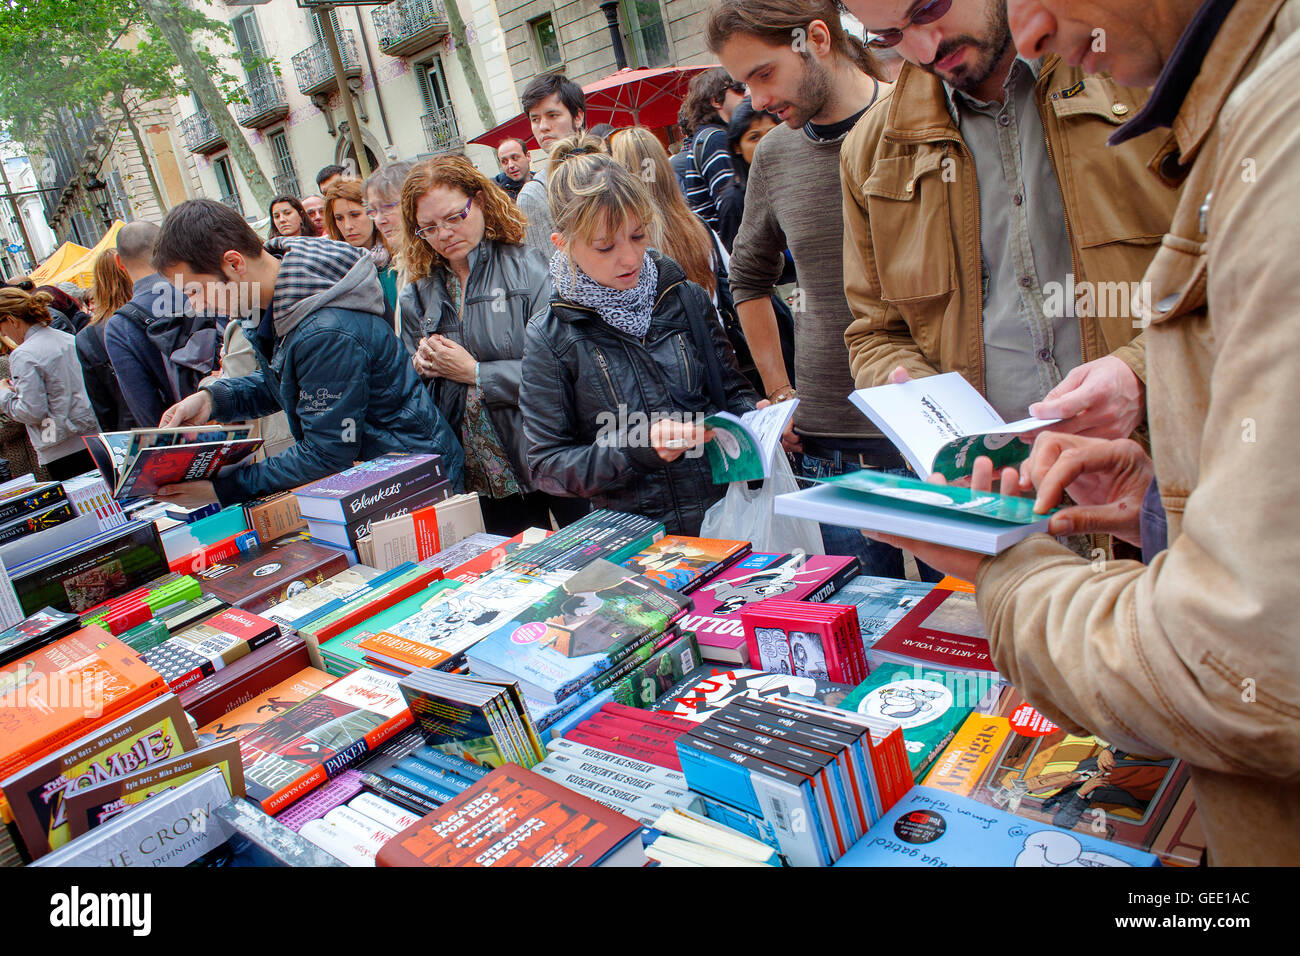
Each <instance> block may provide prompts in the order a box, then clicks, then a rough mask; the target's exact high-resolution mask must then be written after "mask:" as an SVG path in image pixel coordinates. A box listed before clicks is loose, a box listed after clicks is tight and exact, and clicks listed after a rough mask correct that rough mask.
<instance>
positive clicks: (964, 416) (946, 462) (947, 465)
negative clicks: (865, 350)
mask: <svg viewBox="0 0 1300 956" xmlns="http://www.w3.org/2000/svg"><path fill="white" fill-rule="evenodd" d="M849 401H851V402H852V403H853V404H854V405H856V406H857V407H858V409H859V410H860V411H861V412H862V413H863V414H864V415H866V416H867V417H868V418H870V419H871V420H872V421H873V422H874V423H875V424H876V427H877V428H879V429H880V430H881V431H882V432H884V433H885V435H886V437H888V438H889V440H890V441H892V442H893V443H894V445H895V446H896V447H897V448H898V450H899V451H900V452H902V453H903V457H904V458H906V459H907V463H908V464H909V465H911V466H912V469H913V470H914V471H915V472H916V473H917V474H918V475H920V476H921V477H922V478H929V477H930V475H932V474H935V473H936V472H937V473H938V474H940V475H943V476H944V477H945V478H947V479H948V480H950V481H951V480H952V479H954V478H960V477H962V476H964V475H969V474H970V473H971V469H972V468H974V467H975V459H976V458H978V457H979V456H980V455H987V456H988V457H989V458H991V459H992V460H993V467H994V468H995V469H997V468H1003V467H1006V466H1010V465H1018V464H1020V462H1022V461H1024V460H1025V459H1026V458H1028V457H1029V451H1030V446H1029V445H1027V444H1025V443H1024V442H1022V441H1019V440H1018V439H1019V437H1020V436H1021V435H1023V434H1025V433H1027V432H1031V431H1034V430H1035V429H1039V428H1044V427H1046V426H1048V425H1054V424H1056V423H1057V422H1059V421H1060V419H1059V418H1023V419H1021V420H1020V421H1018V422H1004V421H1003V420H1002V416H1001V415H999V414H998V413H997V412H996V411H995V410H994V408H993V406H992V405H990V404H989V403H988V402H987V401H986V400H985V398H984V396H983V395H981V394H980V393H979V392H977V391H976V390H975V389H974V387H972V386H971V384H970V383H969V382H967V381H966V380H965V379H964V378H962V377H961V375H960V374H959V373H957V372H947V373H946V374H943V375H932V376H930V377H928V378H917V379H912V380H911V381H909V382H901V383H899V384H897V385H878V386H876V387H875V388H860V389H858V390H857V391H856V392H854V393H853V394H852V395H850V396H849Z"/></svg>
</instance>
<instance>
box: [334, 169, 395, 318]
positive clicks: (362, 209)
mask: <svg viewBox="0 0 1300 956" xmlns="http://www.w3.org/2000/svg"><path fill="white" fill-rule="evenodd" d="M367 208H368V207H367V206H366V201H365V193H364V191H363V190H362V188H361V182H360V180H357V179H340V180H339V181H338V182H336V183H335V184H334V185H333V186H331V187H330V188H329V189H327V190H325V228H326V230H327V231H328V232H329V237H330V238H331V239H333V240H335V241H337V242H346V243H347V244H348V245H350V246H355V247H356V248H358V249H365V250H366V251H367V252H369V253H370V258H371V259H372V260H374V263H375V268H376V269H378V270H379V284H380V285H382V286H383V287H384V301H385V302H387V303H388V314H387V315H385V316H384V317H385V318H386V319H387V320H388V322H389V323H390V324H391V323H392V321H393V310H394V309H396V308H397V270H396V269H395V268H393V254H392V250H391V248H390V247H389V245H388V242H387V240H385V239H384V234H383V233H382V232H380V231H379V229H378V228H376V226H375V221H374V219H372V218H371V217H370V214H369V212H368V211H367Z"/></svg>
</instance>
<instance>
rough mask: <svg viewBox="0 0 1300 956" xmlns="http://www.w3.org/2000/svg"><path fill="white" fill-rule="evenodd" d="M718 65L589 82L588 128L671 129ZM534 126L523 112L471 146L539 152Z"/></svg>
mask: <svg viewBox="0 0 1300 956" xmlns="http://www.w3.org/2000/svg"><path fill="white" fill-rule="evenodd" d="M716 65H717V64H716V63H706V64H705V65H704V66H683V67H665V68H663V69H653V70H651V69H640V70H634V69H632V68H631V67H627V68H625V69H622V70H619V71H618V72H617V73H611V74H610V75H609V76H607V77H604V78H603V79H599V80H596V81H595V82H593V83H588V84H587V85H586V86H584V87H583V88H582V93H583V95H584V96H585V97H586V99H587V118H586V126H587V128H588V129H591V127H593V126H596V125H598V124H600V123H608V124H609V125H610V126H614V127H622V126H648V127H650V128H652V129H653V128H655V127H659V126H670V125H672V124H673V123H676V122H677V112H678V110H680V109H681V106H682V100H683V99H685V98H686V88H687V87H688V86H689V85H690V82H691V78H692V77H694V76H695V75H696V74H697V73H703V72H704V71H705V70H710V69H712V68H713V67H714V66H716ZM532 134H533V130H532V126H530V125H529V123H528V117H527V116H525V115H524V114H523V113H520V114H519V115H518V116H516V117H515V118H514V119H510V120H506V121H505V122H504V123H502V124H501V125H500V126H495V127H493V128H492V129H490V130H488V131H487V132H486V133H482V134H480V135H478V136H475V137H474V138H473V139H471V140H470V142H471V143H480V144H482V145H483V146H492V147H496V146H499V145H501V141H502V140H505V139H521V140H523V141H524V142H525V143H526V144H527V145H528V146H529V148H530V149H536V148H537V143H536V141H535V140H534V139H533V135H532Z"/></svg>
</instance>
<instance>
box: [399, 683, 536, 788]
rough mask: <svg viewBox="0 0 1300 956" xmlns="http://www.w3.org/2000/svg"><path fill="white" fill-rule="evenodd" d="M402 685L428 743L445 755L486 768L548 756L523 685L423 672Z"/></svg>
mask: <svg viewBox="0 0 1300 956" xmlns="http://www.w3.org/2000/svg"><path fill="white" fill-rule="evenodd" d="M398 686H399V687H400V688H401V691H402V696H403V697H405V698H406V703H407V706H408V707H410V709H411V713H412V714H413V715H414V717H415V722H416V726H417V727H419V729H420V731H421V733H423V734H424V739H425V740H426V741H427V742H428V743H429V745H430V746H432V747H433V748H435V749H436V750H439V751H441V752H443V753H446V754H450V755H452V756H454V757H458V758H460V759H462V760H465V761H467V762H469V763H476V764H480V765H482V766H484V767H488V768H496V767H500V766H502V765H503V764H507V763H513V764H518V765H519V766H521V767H531V766H532V765H533V764H535V763H537V762H538V761H539V760H541V759H542V758H543V757H544V756H545V753H544V751H543V748H542V743H541V741H540V740H539V739H538V737H537V731H536V730H535V729H534V727H533V722H532V720H531V719H530V717H529V715H528V709H527V707H526V706H525V705H524V700H523V697H522V695H521V694H520V693H519V685H518V684H517V683H514V682H513V681H512V682H504V681H492V680H484V679H482V678H478V677H470V676H468V675H461V674H445V673H442V672H441V671H436V670H432V669H428V668H425V669H421V670H416V671H414V672H412V673H411V674H408V675H407V676H406V677H403V678H402V679H401V680H400V681H399V682H398Z"/></svg>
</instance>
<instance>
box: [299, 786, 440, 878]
mask: <svg viewBox="0 0 1300 956" xmlns="http://www.w3.org/2000/svg"><path fill="white" fill-rule="evenodd" d="M419 820H420V817H419V815H417V814H414V813H411V812H410V811H409V810H407V809H405V808H403V807H401V806H399V805H398V804H395V803H393V802H391V801H389V800H385V799H384V798H383V797H379V796H376V795H375V794H373V793H361V794H358V795H357V796H355V797H353V798H352V799H351V800H350V801H348V802H347V803H346V804H340V805H339V806H337V807H333V808H332V809H330V810H328V811H326V812H325V814H324V815H322V816H321V817H320V818H319V819H315V820H308V821H307V822H306V823H304V824H303V825H302V827H301V828H299V830H298V833H299V834H300V835H301V836H302V837H303V838H304V839H306V840H310V841H311V842H312V843H314V844H315V845H316V846H318V847H320V848H321V849H322V850H324V851H325V852H326V853H329V854H330V855H331V856H333V857H335V858H337V859H338V860H339V861H340V862H342V863H344V864H346V865H348V866H374V865H375V856H376V855H377V854H378V853H379V851H380V850H381V849H383V847H384V844H386V843H387V842H388V841H389V840H391V839H392V838H393V837H395V836H396V835H397V833H398V831H399V830H404V829H406V828H407V827H411V826H414V825H415V824H416V823H418V822H419Z"/></svg>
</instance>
